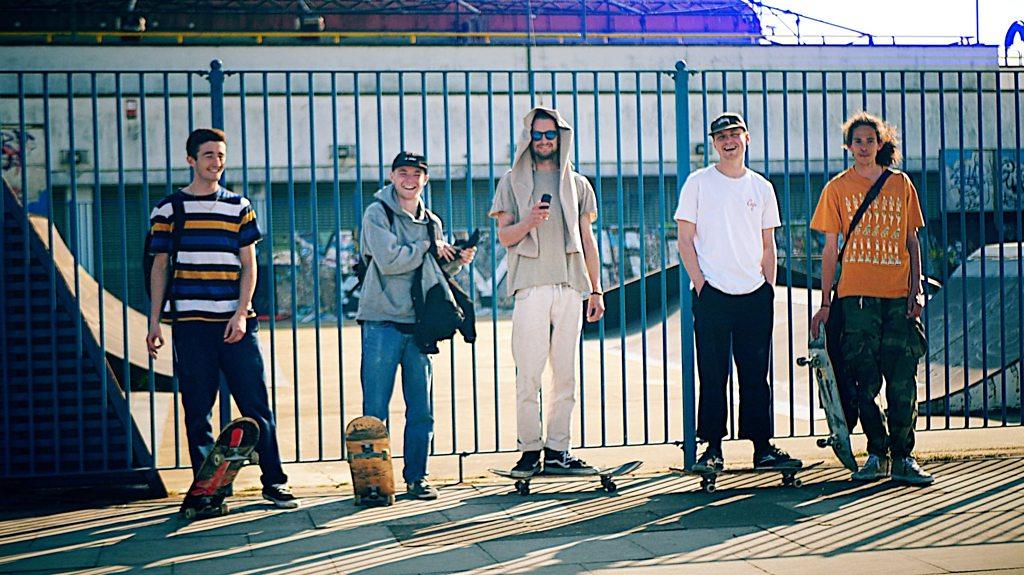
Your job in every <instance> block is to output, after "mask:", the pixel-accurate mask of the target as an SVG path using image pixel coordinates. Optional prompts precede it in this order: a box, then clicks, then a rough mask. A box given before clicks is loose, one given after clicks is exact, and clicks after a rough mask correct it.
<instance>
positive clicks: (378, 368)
mask: <svg viewBox="0 0 1024 575" xmlns="http://www.w3.org/2000/svg"><path fill="white" fill-rule="evenodd" d="M362 339H363V359H362V366H361V367H360V378H361V380H362V384H363V414H364V415H372V416H374V417H376V418H378V419H380V420H382V421H387V418H388V404H390V403H391V394H392V393H393V392H394V390H395V372H397V371H398V366H399V365H401V366H402V395H404V396H405V469H404V470H403V472H402V477H403V478H404V479H405V482H406V483H412V482H414V481H416V480H418V479H423V478H424V477H426V475H427V450H428V449H429V447H430V438H431V436H432V435H433V434H434V413H433V407H432V406H431V404H430V386H431V383H432V381H433V369H432V367H431V365H430V357H429V356H427V355H426V354H423V353H420V350H419V348H418V347H416V341H415V340H414V339H413V336H412V335H406V334H403V333H402V332H400V331H398V328H396V327H395V324H393V323H391V322H386V321H366V322H363V325H362Z"/></svg>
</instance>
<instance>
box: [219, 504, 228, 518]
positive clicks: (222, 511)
mask: <svg viewBox="0 0 1024 575" xmlns="http://www.w3.org/2000/svg"><path fill="white" fill-rule="evenodd" d="M219 511H220V514H221V515H227V514H228V504H227V503H221V504H220V508H219Z"/></svg>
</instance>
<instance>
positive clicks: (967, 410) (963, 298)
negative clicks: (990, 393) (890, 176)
mask: <svg viewBox="0 0 1024 575" xmlns="http://www.w3.org/2000/svg"><path fill="white" fill-rule="evenodd" d="M956 97H957V107H958V113H957V122H958V127H959V129H958V131H957V138H958V140H957V144H958V146H957V149H958V150H959V153H960V281H961V282H962V285H963V286H964V287H965V288H966V286H967V256H968V253H969V252H968V251H967V202H966V198H965V197H964V192H965V188H966V187H967V176H966V174H965V173H964V169H963V167H964V159H965V157H964V152H965V150H964V139H965V135H964V73H963V72H957V73H956ZM979 153H980V150H979ZM960 326H961V330H962V331H963V338H962V341H963V384H964V389H963V397H964V427H965V428H968V427H970V426H971V394H970V385H971V384H970V375H969V374H970V356H969V355H968V353H969V350H970V348H969V345H970V344H969V340H970V330H968V329H967V290H966V289H961V290H960Z"/></svg>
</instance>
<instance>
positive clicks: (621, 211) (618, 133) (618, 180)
mask: <svg viewBox="0 0 1024 575" xmlns="http://www.w3.org/2000/svg"><path fill="white" fill-rule="evenodd" d="M612 74H613V77H614V79H615V204H616V207H617V208H618V209H617V219H618V226H619V230H618V231H619V233H618V236H619V237H618V240H619V241H618V244H619V346H620V353H619V369H620V370H621V373H622V445H626V444H628V443H629V410H628V409H627V408H626V406H627V405H629V389H628V380H629V376H628V375H627V374H626V258H625V255H626V211H625V210H626V199H625V197H624V190H623V181H622V88H621V79H620V75H619V72H613V73H612Z"/></svg>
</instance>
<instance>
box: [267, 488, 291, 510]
mask: <svg viewBox="0 0 1024 575" xmlns="http://www.w3.org/2000/svg"><path fill="white" fill-rule="evenodd" d="M263 498H264V499H266V500H267V501H270V502H271V503H273V504H274V507H277V508H278V509H295V508H296V507H298V506H299V500H298V499H296V498H295V496H294V495H292V490H291V488H290V487H288V486H287V485H284V484H280V485H268V486H266V487H264V488H263Z"/></svg>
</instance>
